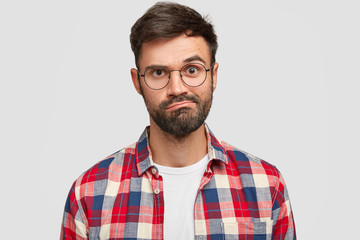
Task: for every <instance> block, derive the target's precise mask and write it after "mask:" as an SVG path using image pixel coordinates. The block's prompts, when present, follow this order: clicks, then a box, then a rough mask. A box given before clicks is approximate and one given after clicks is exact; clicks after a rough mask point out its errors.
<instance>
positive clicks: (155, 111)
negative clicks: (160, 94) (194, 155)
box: [142, 88, 213, 138]
mask: <svg viewBox="0 0 360 240" xmlns="http://www.w3.org/2000/svg"><path fill="white" fill-rule="evenodd" d="M142 96H143V98H144V101H145V104H146V107H147V110H148V112H149V114H150V116H151V118H152V119H153V120H154V122H155V123H156V124H157V125H158V126H159V127H160V129H161V130H162V131H164V132H166V133H168V134H170V135H172V136H174V137H178V138H179V137H185V136H187V135H189V134H190V133H192V132H194V131H195V130H197V129H198V128H199V127H200V126H201V125H202V124H203V123H204V122H205V119H206V118H207V116H208V114H209V112H210V108H211V104H212V98H213V89H212V88H211V91H210V94H209V95H208V96H207V97H206V98H205V99H204V100H202V99H201V98H200V97H199V96H197V95H179V96H174V97H172V98H171V99H168V100H164V101H163V102H161V104H160V105H159V107H158V108H155V107H154V106H152V105H151V104H150V103H149V102H148V101H147V100H146V98H145V97H144V94H142ZM181 101H191V102H193V103H195V104H196V107H195V108H189V107H183V108H179V109H176V110H174V111H171V112H168V111H166V108H167V107H168V106H169V105H171V104H173V103H176V102H181Z"/></svg>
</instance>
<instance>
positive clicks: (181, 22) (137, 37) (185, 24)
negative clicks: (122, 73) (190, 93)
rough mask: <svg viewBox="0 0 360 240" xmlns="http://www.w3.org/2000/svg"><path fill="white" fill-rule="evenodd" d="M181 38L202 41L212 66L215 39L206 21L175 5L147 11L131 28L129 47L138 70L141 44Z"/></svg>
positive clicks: (215, 46) (192, 12)
mask: <svg viewBox="0 0 360 240" xmlns="http://www.w3.org/2000/svg"><path fill="white" fill-rule="evenodd" d="M181 34H186V35H187V36H201V37H203V38H204V39H205V41H206V42H207V43H208V45H209V49H210V55H211V64H214V63H215V55H216V50H217V47H218V43H217V36H216V34H215V32H214V28H213V25H212V24H211V23H210V21H209V20H208V18H207V17H202V16H201V15H200V14H199V13H198V12H197V11H195V10H194V9H192V8H189V7H187V6H184V5H181V4H178V3H173V2H158V3H156V4H155V5H154V6H152V7H151V8H149V9H148V10H147V11H146V13H145V14H144V15H143V16H142V17H141V18H139V19H138V20H137V21H136V22H135V24H134V25H133V26H132V28H131V34H130V43H131V49H132V51H133V52H134V55H135V63H136V66H137V68H139V65H138V60H139V57H140V55H141V47H142V45H143V44H144V43H146V42H151V41H155V40H160V39H171V38H174V37H177V36H179V35H181Z"/></svg>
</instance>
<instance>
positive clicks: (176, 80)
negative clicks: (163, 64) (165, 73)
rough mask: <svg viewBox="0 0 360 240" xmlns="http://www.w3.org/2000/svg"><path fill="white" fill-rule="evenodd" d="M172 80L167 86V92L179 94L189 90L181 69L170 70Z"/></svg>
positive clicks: (174, 94)
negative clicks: (182, 77)
mask: <svg viewBox="0 0 360 240" xmlns="http://www.w3.org/2000/svg"><path fill="white" fill-rule="evenodd" d="M169 77H170V82H169V85H168V87H167V92H168V95H169V96H179V95H182V94H185V93H187V92H188V88H187V86H186V85H185V84H184V82H183V80H182V79H181V72H180V70H173V71H170V76H169Z"/></svg>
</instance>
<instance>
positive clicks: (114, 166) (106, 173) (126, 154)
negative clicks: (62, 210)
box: [73, 144, 136, 198]
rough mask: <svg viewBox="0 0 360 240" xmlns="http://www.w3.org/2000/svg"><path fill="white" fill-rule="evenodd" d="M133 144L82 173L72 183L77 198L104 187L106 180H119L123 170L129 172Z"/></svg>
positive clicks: (131, 163) (133, 149) (106, 183)
mask: <svg viewBox="0 0 360 240" xmlns="http://www.w3.org/2000/svg"><path fill="white" fill-rule="evenodd" d="M135 146H136V144H132V145H130V146H128V147H126V148H123V149H121V150H119V151H117V152H115V153H113V154H111V155H109V156H108V157H106V158H104V159H103V160H101V161H99V162H97V163H96V164H94V165H93V166H92V167H91V168H89V169H88V170H86V171H85V172H84V173H82V174H81V175H80V176H79V177H78V178H77V179H76V180H75V182H74V185H73V188H74V190H75V194H76V195H78V196H77V198H82V197H85V196H86V195H93V194H94V191H99V190H100V189H102V188H104V189H105V188H106V186H107V185H108V181H112V182H120V181H121V175H122V174H123V173H124V171H130V172H131V168H132V165H133V161H134V157H135ZM95 189H96V190H95Z"/></svg>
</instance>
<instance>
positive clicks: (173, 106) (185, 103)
mask: <svg viewBox="0 0 360 240" xmlns="http://www.w3.org/2000/svg"><path fill="white" fill-rule="evenodd" d="M194 105H195V103H194V102H191V101H183V102H176V103H173V104H170V105H169V106H168V107H167V108H166V110H169V111H173V110H176V109H179V108H184V107H192V106H194Z"/></svg>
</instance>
